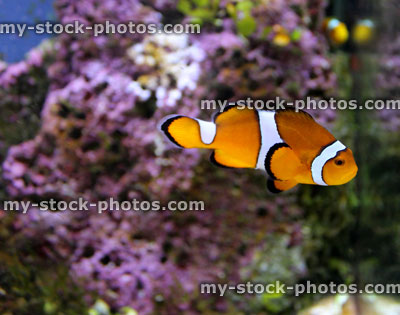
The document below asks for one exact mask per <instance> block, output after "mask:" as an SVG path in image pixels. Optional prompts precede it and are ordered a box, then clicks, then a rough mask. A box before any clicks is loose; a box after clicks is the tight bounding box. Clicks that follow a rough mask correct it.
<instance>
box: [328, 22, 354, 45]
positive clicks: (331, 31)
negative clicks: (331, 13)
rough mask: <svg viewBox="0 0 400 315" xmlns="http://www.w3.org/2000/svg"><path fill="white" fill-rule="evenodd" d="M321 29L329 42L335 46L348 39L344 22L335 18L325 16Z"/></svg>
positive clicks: (347, 31)
mask: <svg viewBox="0 0 400 315" xmlns="http://www.w3.org/2000/svg"><path fill="white" fill-rule="evenodd" d="M323 30H324V31H325V33H326V34H327V36H328V38H329V40H330V41H331V43H333V44H334V45H336V46H340V45H343V44H344V43H346V42H347V40H348V39H349V30H348V28H347V26H346V24H344V23H343V22H341V21H339V20H338V19H336V18H326V19H325V20H324V23H323Z"/></svg>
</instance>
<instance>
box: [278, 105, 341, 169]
mask: <svg viewBox="0 0 400 315" xmlns="http://www.w3.org/2000/svg"><path fill="white" fill-rule="evenodd" d="M275 121H276V125H277V128H278V132H279V135H280V137H281V138H282V139H283V140H284V141H285V142H286V143H287V144H288V145H289V146H290V148H292V150H293V151H294V152H295V153H296V154H297V155H298V157H299V158H300V159H301V160H302V161H303V162H305V161H307V162H309V163H310V162H311V160H312V159H313V158H314V157H315V156H316V155H317V154H318V153H319V152H320V151H321V148H323V147H324V146H326V145H328V144H330V143H332V142H333V141H335V140H336V139H335V137H334V136H333V135H332V134H331V133H330V132H329V131H328V130H326V129H325V128H324V127H322V126H321V125H319V124H318V123H317V122H316V121H315V120H314V118H313V117H312V116H311V115H310V114H308V113H306V112H304V111H295V110H292V109H286V110H278V111H277V112H276V114H275Z"/></svg>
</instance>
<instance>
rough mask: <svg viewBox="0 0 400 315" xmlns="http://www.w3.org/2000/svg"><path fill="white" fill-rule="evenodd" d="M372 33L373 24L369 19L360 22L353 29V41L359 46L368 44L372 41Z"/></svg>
mask: <svg viewBox="0 0 400 315" xmlns="http://www.w3.org/2000/svg"><path fill="white" fill-rule="evenodd" d="M374 32H375V25H374V22H372V21H371V20H369V19H365V20H361V21H359V22H357V24H356V25H355V26H354V28H353V33H352V37H353V41H354V42H355V43H357V44H359V45H365V44H368V43H370V42H371V40H372V39H373V37H374Z"/></svg>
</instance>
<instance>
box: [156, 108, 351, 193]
mask: <svg viewBox="0 0 400 315" xmlns="http://www.w3.org/2000/svg"><path fill="white" fill-rule="evenodd" d="M159 129H160V130H161V131H162V132H163V133H164V134H165V135H166V136H167V138H168V139H169V140H170V141H171V142H172V143H174V144H175V145H177V146H178V147H180V148H187V149H189V148H204V149H211V150H213V152H212V154H211V156H210V161H211V162H212V163H213V164H215V165H217V166H220V167H225V168H254V169H260V170H262V171H265V172H266V173H267V175H268V180H267V188H268V190H269V191H270V192H273V193H279V192H282V191H286V190H289V189H291V188H293V187H295V186H296V185H297V184H313V185H321V186H330V185H342V184H345V183H347V182H349V181H350V180H352V179H353V178H354V177H355V176H356V174H357V171H358V168H357V165H356V162H355V160H354V156H353V153H352V151H351V150H350V149H349V148H347V147H346V146H345V145H343V144H342V143H341V142H340V141H338V140H337V139H335V137H334V136H333V135H332V134H331V133H330V132H329V131H327V130H326V129H325V128H324V127H322V126H321V125H319V124H318V123H317V122H316V121H315V120H314V119H313V117H312V116H311V115H309V114H308V113H306V112H303V111H295V110H292V109H285V110H278V111H267V110H252V109H249V108H245V109H239V108H238V107H237V106H228V107H227V108H225V109H224V111H223V112H218V113H217V114H216V115H215V116H214V119H213V122H207V121H203V120H199V119H193V118H189V117H186V116H181V115H171V116H167V117H165V118H164V119H163V120H162V121H161V123H160V125H159Z"/></svg>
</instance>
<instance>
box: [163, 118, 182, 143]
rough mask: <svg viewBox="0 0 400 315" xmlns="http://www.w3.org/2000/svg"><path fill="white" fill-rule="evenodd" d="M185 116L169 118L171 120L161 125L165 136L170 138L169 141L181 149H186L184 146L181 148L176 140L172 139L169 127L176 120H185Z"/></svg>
mask: <svg viewBox="0 0 400 315" xmlns="http://www.w3.org/2000/svg"><path fill="white" fill-rule="evenodd" d="M184 117H185V116H180V115H178V116H174V117H171V118H169V119H167V120H166V121H164V123H163V124H162V125H161V127H160V128H161V130H162V131H164V133H165V135H166V136H167V137H168V139H169V140H170V141H171V142H173V143H174V144H176V145H177V146H178V147H180V148H184V147H183V146H181V145H180V144H179V143H178V142H177V141H176V140H175V139H174V137H172V135H171V133H170V132H169V130H168V128H169V126H170V125H171V124H172V123H173V122H174V121H175V120H177V119H181V118H184Z"/></svg>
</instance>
